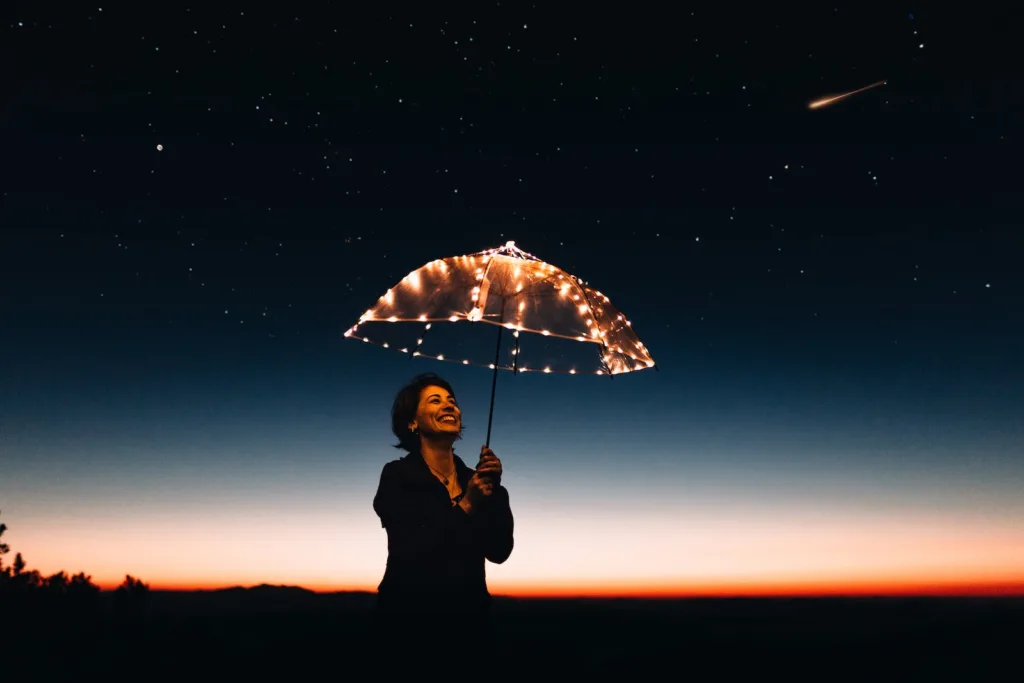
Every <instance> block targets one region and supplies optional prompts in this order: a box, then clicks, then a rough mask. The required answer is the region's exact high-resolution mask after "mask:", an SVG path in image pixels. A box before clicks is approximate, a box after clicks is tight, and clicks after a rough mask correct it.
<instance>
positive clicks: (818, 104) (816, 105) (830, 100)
mask: <svg viewBox="0 0 1024 683" xmlns="http://www.w3.org/2000/svg"><path fill="white" fill-rule="evenodd" d="M885 84H886V81H878V82H877V83H872V84H871V85H865V86H864V87H863V88H857V89H856V90H851V91H850V92H844V93H841V94H839V95H832V96H831V97H823V98H821V99H820V100H814V101H813V102H811V103H810V104H808V105H807V108H808V109H821V108H822V107H827V106H829V105H830V104H835V103H836V102H838V101H839V100H845V99H846V98H847V97H850V96H851V95H856V94H857V93H860V92H864V91H865V90H871V89H872V88H877V87H878V86H880V85H885Z"/></svg>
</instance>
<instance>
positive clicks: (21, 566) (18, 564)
mask: <svg viewBox="0 0 1024 683" xmlns="http://www.w3.org/2000/svg"><path fill="white" fill-rule="evenodd" d="M11 569H12V570H13V572H14V576H15V577H19V576H21V573H22V572H23V571H25V560H24V559H22V557H21V553H18V554H17V555H15V556H14V564H13V565H11Z"/></svg>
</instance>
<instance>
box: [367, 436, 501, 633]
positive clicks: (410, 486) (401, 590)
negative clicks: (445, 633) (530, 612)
mask: <svg viewBox="0 0 1024 683" xmlns="http://www.w3.org/2000/svg"><path fill="white" fill-rule="evenodd" d="M455 467H456V476H457V477H458V478H459V483H460V485H461V488H462V490H466V488H467V486H468V483H469V479H470V477H472V476H473V470H472V469H471V468H469V467H467V466H466V464H465V463H464V462H463V461H462V459H461V458H459V457H458V456H455ZM373 509H374V511H375V512H376V513H377V515H378V517H380V520H381V526H383V527H384V529H386V530H387V535H388V561H387V569H386V570H385V572H384V578H383V580H382V581H381V583H380V585H379V586H378V589H377V591H378V607H379V610H378V612H379V613H380V614H381V616H383V617H384V618H385V620H386V621H387V622H390V623H394V619H388V617H389V616H394V617H399V619H398V621H399V622H402V623H406V624H409V625H411V622H412V621H420V619H417V618H416V617H423V618H426V619H427V621H428V622H429V623H436V624H442V623H444V620H445V619H446V618H459V617H462V616H470V615H472V614H478V615H479V616H481V617H485V616H486V614H487V613H488V611H489V607H490V593H489V592H488V590H487V581H486V572H485V569H484V563H485V560H491V561H492V562H495V563H499V564H500V563H501V562H504V561H505V560H506V559H508V556H509V555H510V554H511V552H512V546H513V538H512V531H513V518H512V511H511V508H510V507H509V497H508V491H507V490H506V489H505V487H503V486H499V487H498V488H497V489H495V491H494V493H493V494H492V495H491V496H490V498H489V499H488V500H487V501H486V502H485V503H484V504H483V505H482V507H481V508H480V509H479V510H478V511H477V512H476V513H475V514H474V515H472V516H469V515H467V514H466V513H465V512H464V511H463V510H462V509H461V508H460V507H459V506H458V505H454V506H453V505H452V500H451V497H450V496H449V492H448V490H447V488H446V487H445V485H444V484H443V483H441V481H439V480H438V479H437V477H435V476H434V475H433V473H432V472H431V471H430V468H429V467H428V466H427V463H426V461H424V460H423V457H422V456H421V455H420V454H419V453H418V452H417V453H410V454H409V455H406V456H405V457H404V458H401V459H399V460H394V461H392V462H389V463H388V464H387V465H385V466H384V469H383V471H382V472H381V476H380V484H379V485H378V488H377V494H376V496H374V499H373Z"/></svg>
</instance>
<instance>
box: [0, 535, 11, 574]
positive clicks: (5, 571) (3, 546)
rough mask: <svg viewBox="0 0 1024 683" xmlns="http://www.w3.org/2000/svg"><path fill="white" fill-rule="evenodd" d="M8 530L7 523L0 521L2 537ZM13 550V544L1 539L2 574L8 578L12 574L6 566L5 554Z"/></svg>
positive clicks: (0, 567) (0, 558)
mask: <svg viewBox="0 0 1024 683" xmlns="http://www.w3.org/2000/svg"><path fill="white" fill-rule="evenodd" d="M5 531H7V525H6V524H4V523H3V522H0V538H3V535H4V532H5ZM9 552H11V546H9V545H7V544H6V543H3V542H2V541H0V576H2V577H3V578H5V579H6V578H8V577H10V575H11V572H10V569H8V568H6V567H4V555H6V554H7V553H9Z"/></svg>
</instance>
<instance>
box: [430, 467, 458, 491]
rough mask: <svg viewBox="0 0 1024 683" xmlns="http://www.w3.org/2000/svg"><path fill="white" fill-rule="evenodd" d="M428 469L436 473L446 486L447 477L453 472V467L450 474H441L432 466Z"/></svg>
mask: <svg viewBox="0 0 1024 683" xmlns="http://www.w3.org/2000/svg"><path fill="white" fill-rule="evenodd" d="M427 467H430V464H429V463H428V464H427ZM430 471H431V472H433V473H434V474H436V475H437V476H439V477H441V481H442V482H444V485H445V486H448V477H450V476H452V475H453V474H455V468H454V467H453V468H452V471H451V473H450V474H441V473H440V472H438V471H437V470H435V469H434V468H433V467H430Z"/></svg>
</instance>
